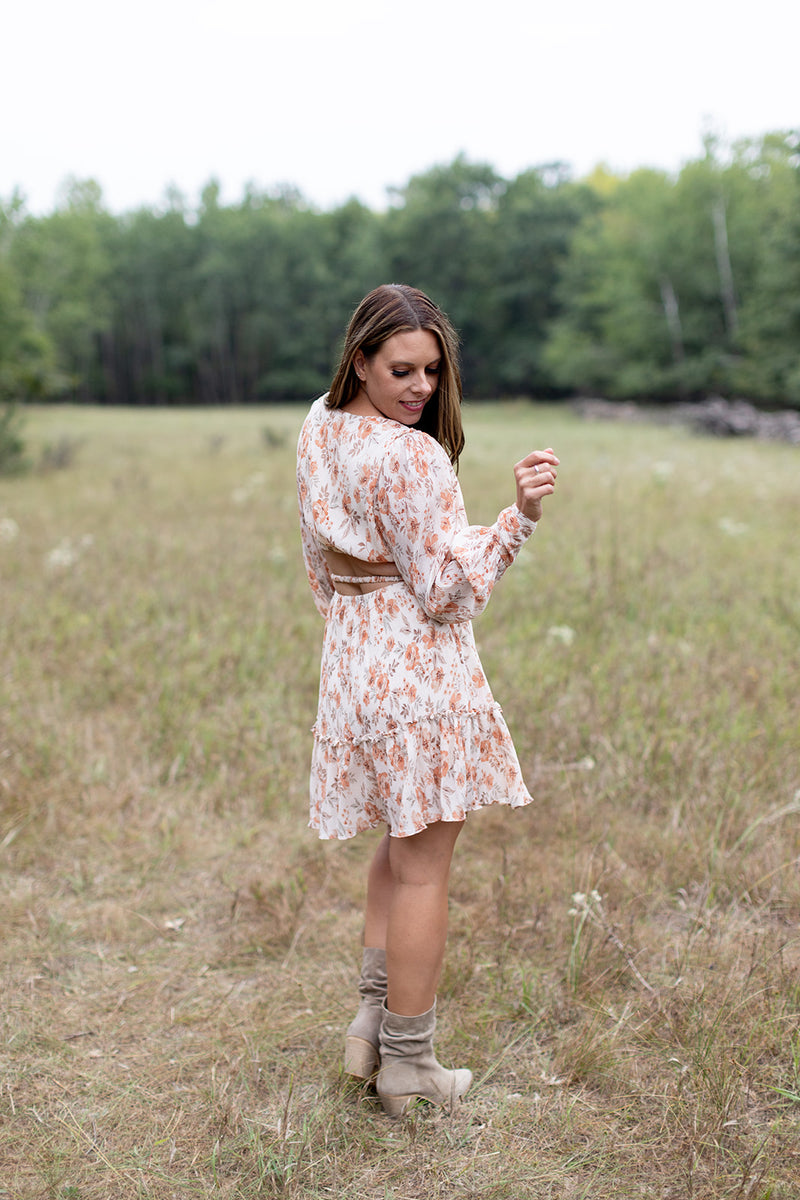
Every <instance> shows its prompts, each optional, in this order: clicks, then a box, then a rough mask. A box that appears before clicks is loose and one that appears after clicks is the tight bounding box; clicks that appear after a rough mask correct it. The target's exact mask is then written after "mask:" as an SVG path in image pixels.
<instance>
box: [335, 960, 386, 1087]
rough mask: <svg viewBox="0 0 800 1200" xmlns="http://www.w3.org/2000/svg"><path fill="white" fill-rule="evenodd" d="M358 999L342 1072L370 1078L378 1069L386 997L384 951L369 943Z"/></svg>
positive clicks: (348, 1030) (345, 1041) (346, 1042)
mask: <svg viewBox="0 0 800 1200" xmlns="http://www.w3.org/2000/svg"><path fill="white" fill-rule="evenodd" d="M358 993H359V995H360V996H361V1003H360V1004H359V1006H358V1012H357V1013H356V1015H355V1017H354V1019H353V1020H352V1021H351V1023H350V1025H349V1026H348V1028H347V1033H346V1034H345V1040H344V1069H345V1074H347V1075H354V1076H355V1078H356V1079H372V1076H373V1075H374V1074H375V1072H376V1071H377V1069H378V1061H379V1060H378V1046H379V1040H380V1029H381V1021H382V1019H383V1002H384V1000H385V999H386V951H385V950H377V949H375V948H374V947H368V948H366V949H365V950H364V953H363V956H362V960H361V978H360V980H359V982H358Z"/></svg>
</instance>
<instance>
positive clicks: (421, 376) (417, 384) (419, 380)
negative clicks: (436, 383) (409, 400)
mask: <svg viewBox="0 0 800 1200" xmlns="http://www.w3.org/2000/svg"><path fill="white" fill-rule="evenodd" d="M411 386H412V389H413V391H414V393H415V394H416V395H417V396H430V394H431V392H432V391H433V384H432V383H431V381H430V379H429V378H428V376H427V375H426V374H425V372H424V371H420V372H419V373H418V374H417V375H415V376H414V382H413V384H412V385H411Z"/></svg>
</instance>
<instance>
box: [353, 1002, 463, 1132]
mask: <svg viewBox="0 0 800 1200" xmlns="http://www.w3.org/2000/svg"><path fill="white" fill-rule="evenodd" d="M435 1028H436V1005H435V1004H434V1006H433V1008H430V1009H429V1010H428V1012H426V1013H421V1014H420V1015H419V1016H418V1017H403V1016H400V1015H399V1014H397V1013H392V1012H389V1010H388V1009H387V1008H386V1006H385V1005H384V1013H383V1024H382V1025H381V1046H380V1049H381V1069H380V1071H379V1072H378V1078H377V1081H376V1086H377V1089H378V1095H379V1096H380V1100H381V1104H382V1105H383V1108H384V1111H385V1112H386V1114H387V1115H388V1116H390V1117H400V1116H402V1115H403V1113H404V1112H406V1111H407V1110H408V1109H409V1108H410V1106H411V1105H412V1104H413V1103H414V1101H415V1100H428V1101H430V1103H431V1104H440V1105H442V1106H443V1107H444V1108H447V1109H449V1110H452V1109H453V1107H454V1105H455V1103H456V1101H457V1100H460V1099H461V1097H462V1096H463V1095H464V1093H465V1092H466V1091H467V1089H468V1087H469V1085H470V1084H471V1083H472V1072H471V1071H468V1070H466V1069H462V1070H458V1071H448V1070H446V1069H445V1068H444V1067H443V1066H441V1065H440V1064H439V1063H438V1062H437V1061H436V1055H435V1054H434V1053H433V1034H434V1030H435Z"/></svg>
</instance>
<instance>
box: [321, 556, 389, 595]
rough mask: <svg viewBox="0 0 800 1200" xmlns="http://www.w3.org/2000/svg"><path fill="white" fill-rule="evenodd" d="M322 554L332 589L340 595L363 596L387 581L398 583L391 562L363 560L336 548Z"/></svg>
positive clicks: (383, 585) (384, 584)
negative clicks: (329, 575)
mask: <svg viewBox="0 0 800 1200" xmlns="http://www.w3.org/2000/svg"><path fill="white" fill-rule="evenodd" d="M323 555H324V558H325V562H326V563H327V565H328V570H329V571H330V573H331V582H332V583H333V586H334V590H335V591H337V592H338V593H339V595H340V596H365V595H366V594H367V593H368V592H375V591H377V590H378V588H382V587H386V585H387V584H389V583H399V582H400V578H401V577H400V576H399V575H398V573H397V566H396V564H395V563H393V562H377V563H373V562H365V561H364V560H363V559H360V558H351V556H350V555H349V554H340V553H339V552H338V551H337V550H324V551H323Z"/></svg>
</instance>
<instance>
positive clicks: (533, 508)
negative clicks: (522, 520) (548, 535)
mask: <svg viewBox="0 0 800 1200" xmlns="http://www.w3.org/2000/svg"><path fill="white" fill-rule="evenodd" d="M558 465H559V462H558V459H557V458H556V456H555V454H554V453H553V451H552V449H550V448H548V449H547V450H532V451H531V453H530V454H528V455H526V456H525V458H523V459H521V460H520V462H518V463H517V465H516V466H515V467H514V477H515V479H516V481H517V508H518V509H519V511H520V512H521V513H522V514H523V516H525V517H528V518H529V519H530V520H531V521H540V520H541V517H542V500H543V499H544V497H545V496H552V494H553V492H554V491H555V490H556V478H557V476H558V471H557V470H556V467H557V466H558Z"/></svg>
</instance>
